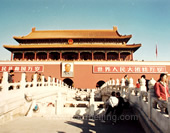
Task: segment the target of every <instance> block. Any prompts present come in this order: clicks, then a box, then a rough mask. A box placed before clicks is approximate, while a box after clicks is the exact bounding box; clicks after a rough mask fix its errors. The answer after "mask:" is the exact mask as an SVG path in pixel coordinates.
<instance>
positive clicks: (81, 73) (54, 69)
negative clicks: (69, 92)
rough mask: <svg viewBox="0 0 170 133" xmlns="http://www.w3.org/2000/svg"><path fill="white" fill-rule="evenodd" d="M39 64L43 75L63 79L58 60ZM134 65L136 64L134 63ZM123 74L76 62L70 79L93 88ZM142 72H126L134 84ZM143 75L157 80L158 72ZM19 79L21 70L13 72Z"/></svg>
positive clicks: (119, 77) (79, 85) (167, 68)
mask: <svg viewBox="0 0 170 133" xmlns="http://www.w3.org/2000/svg"><path fill="white" fill-rule="evenodd" d="M77 62H78V61H77ZM8 64H10V62H8ZM18 64H20V62H16V63H15V64H11V65H18ZM33 64H36V62H34V63H33ZM101 64H104V63H101ZM125 64H126V62H125ZM132 64H133V63H132ZM132 64H131V65H132ZM144 64H145V63H144ZM151 64H152V63H151ZM156 64H157V63H156ZM169 64H170V63H169ZM169 64H168V65H166V71H167V72H168V73H169V74H170V65H169ZM3 65H4V64H3ZM21 65H22V64H21ZM27 65H29V64H27ZM39 65H43V66H44V72H42V74H44V76H45V77H48V76H51V77H56V78H58V79H60V80H64V79H65V78H62V77H61V64H59V62H58V63H56V64H55V63H54V62H53V64H50V63H49V62H48V63H46V64H45V63H44V62H43V63H42V64H40V63H39ZM134 65H136V64H134ZM32 74H34V72H29V73H27V80H28V81H30V80H31V75H32ZM125 74H127V73H120V74H114V73H93V64H88V63H87V64H81V63H77V64H74V77H73V78H70V79H71V80H73V82H74V87H76V88H95V87H96V83H97V82H98V81H100V80H103V81H105V82H106V81H108V80H109V79H110V78H112V79H115V80H116V79H117V78H118V79H119V80H121V78H123V77H124V75H125ZM143 74H145V73H138V74H136V73H135V74H127V75H128V77H129V78H130V77H132V78H133V79H134V84H136V81H137V79H138V78H140V77H141V75H143ZM145 75H146V78H147V79H151V78H154V79H155V80H158V78H159V75H160V74H159V73H157V74H145ZM0 76H2V72H0ZM20 79H21V72H15V76H14V81H15V82H18V81H20ZM169 80H170V77H169Z"/></svg>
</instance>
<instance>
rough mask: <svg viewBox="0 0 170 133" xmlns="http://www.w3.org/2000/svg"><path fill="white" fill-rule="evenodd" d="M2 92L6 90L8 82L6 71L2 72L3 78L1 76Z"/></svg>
mask: <svg viewBox="0 0 170 133" xmlns="http://www.w3.org/2000/svg"><path fill="white" fill-rule="evenodd" d="M1 84H2V90H1V91H2V92H3V93H5V92H8V88H9V83H8V72H3V78H2V83H1Z"/></svg>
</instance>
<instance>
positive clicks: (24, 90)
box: [0, 72, 68, 123]
mask: <svg viewBox="0 0 170 133" xmlns="http://www.w3.org/2000/svg"><path fill="white" fill-rule="evenodd" d="M25 77H26V74H25V73H22V75H21V81H20V82H17V83H8V73H7V72H4V73H3V79H2V83H1V84H0V88H1V89H0V123H4V122H5V121H7V120H12V119H13V117H15V116H16V115H27V114H28V111H29V110H30V106H31V105H33V101H34V103H36V101H39V100H41V99H44V98H47V97H52V96H54V97H56V96H57V94H58V91H60V92H61V93H67V90H68V86H67V85H66V84H64V83H63V82H62V81H61V80H58V79H57V80H56V82H55V78H52V79H51V78H50V77H48V81H47V82H44V76H42V81H41V82H37V75H36V74H35V75H34V80H33V81H32V82H26V81H25ZM10 86H12V88H13V89H12V90H9V87H10ZM30 116H31V115H30Z"/></svg>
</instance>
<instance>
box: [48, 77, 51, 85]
mask: <svg viewBox="0 0 170 133" xmlns="http://www.w3.org/2000/svg"><path fill="white" fill-rule="evenodd" d="M50 83H51V77H50V76H49V77H48V86H50Z"/></svg>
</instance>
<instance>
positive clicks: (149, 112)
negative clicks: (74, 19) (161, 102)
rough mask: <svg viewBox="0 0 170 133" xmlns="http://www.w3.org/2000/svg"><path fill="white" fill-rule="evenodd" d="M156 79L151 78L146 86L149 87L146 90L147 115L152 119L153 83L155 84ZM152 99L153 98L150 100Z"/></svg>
mask: <svg viewBox="0 0 170 133" xmlns="http://www.w3.org/2000/svg"><path fill="white" fill-rule="evenodd" d="M155 83H156V81H155V80H154V79H153V78H152V79H151V80H150V81H149V82H148V87H149V91H148V117H149V119H150V120H151V119H152V108H153V104H154V103H153V102H155V101H153V100H154V99H153V97H154V85H155ZM152 99H153V100H152Z"/></svg>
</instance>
